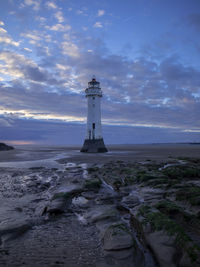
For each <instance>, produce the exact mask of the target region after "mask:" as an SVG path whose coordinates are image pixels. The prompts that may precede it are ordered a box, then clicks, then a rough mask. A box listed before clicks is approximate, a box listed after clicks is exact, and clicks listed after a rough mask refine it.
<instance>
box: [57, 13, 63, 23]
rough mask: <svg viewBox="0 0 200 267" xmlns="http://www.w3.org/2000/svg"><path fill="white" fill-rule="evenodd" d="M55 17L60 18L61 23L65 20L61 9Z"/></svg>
mask: <svg viewBox="0 0 200 267" xmlns="http://www.w3.org/2000/svg"><path fill="white" fill-rule="evenodd" d="M55 18H56V19H57V20H58V22H59V23H62V22H64V17H63V13H62V12H61V11H58V12H56V13H55Z"/></svg>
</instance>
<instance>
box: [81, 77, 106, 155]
mask: <svg viewBox="0 0 200 267" xmlns="http://www.w3.org/2000/svg"><path fill="white" fill-rule="evenodd" d="M85 94H86V98H87V106H88V108H87V133H86V138H85V141H84V144H83V147H82V149H81V152H91V153H92V152H93V153H97V152H107V149H106V147H105V145H104V141H103V137H102V130H101V97H102V91H101V88H100V83H99V82H97V81H96V78H95V77H93V78H92V80H91V81H90V82H89V83H88V88H86V89H85Z"/></svg>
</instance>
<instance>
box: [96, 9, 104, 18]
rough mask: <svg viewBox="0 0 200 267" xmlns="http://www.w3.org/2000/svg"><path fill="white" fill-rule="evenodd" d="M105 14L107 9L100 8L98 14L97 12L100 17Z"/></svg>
mask: <svg viewBox="0 0 200 267" xmlns="http://www.w3.org/2000/svg"><path fill="white" fill-rule="evenodd" d="M104 14H105V10H103V9H99V10H98V14H97V16H98V17H101V16H103V15H104Z"/></svg>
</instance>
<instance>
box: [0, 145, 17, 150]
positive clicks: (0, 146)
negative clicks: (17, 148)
mask: <svg viewBox="0 0 200 267" xmlns="http://www.w3.org/2000/svg"><path fill="white" fill-rule="evenodd" d="M12 149H14V147H12V146H8V145H6V144H4V143H0V151H6V150H12Z"/></svg>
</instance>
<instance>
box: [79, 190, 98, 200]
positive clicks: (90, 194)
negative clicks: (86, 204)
mask: <svg viewBox="0 0 200 267" xmlns="http://www.w3.org/2000/svg"><path fill="white" fill-rule="evenodd" d="M81 195H82V196H83V197H85V198H87V199H89V200H90V199H94V198H95V197H96V195H97V194H96V193H95V192H93V191H86V192H82V193H81Z"/></svg>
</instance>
